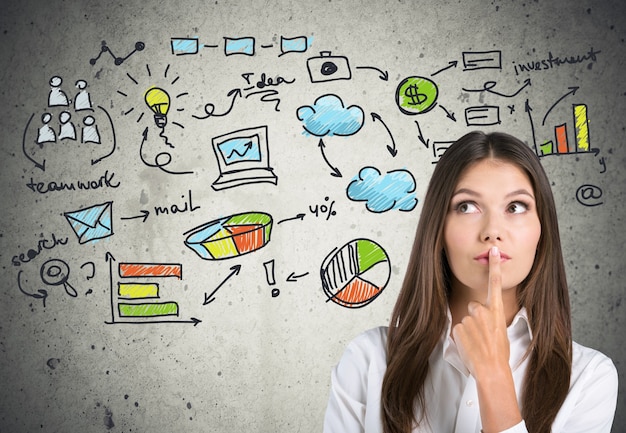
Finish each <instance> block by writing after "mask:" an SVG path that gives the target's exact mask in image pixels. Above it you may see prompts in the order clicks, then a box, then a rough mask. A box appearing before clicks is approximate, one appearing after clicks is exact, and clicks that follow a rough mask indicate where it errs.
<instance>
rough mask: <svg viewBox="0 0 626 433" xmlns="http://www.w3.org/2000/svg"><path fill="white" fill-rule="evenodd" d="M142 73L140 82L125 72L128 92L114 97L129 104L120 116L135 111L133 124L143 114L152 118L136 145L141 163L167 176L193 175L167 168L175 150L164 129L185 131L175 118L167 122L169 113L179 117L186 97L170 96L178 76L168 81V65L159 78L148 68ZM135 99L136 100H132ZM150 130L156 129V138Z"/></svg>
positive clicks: (174, 94)
mask: <svg viewBox="0 0 626 433" xmlns="http://www.w3.org/2000/svg"><path fill="white" fill-rule="evenodd" d="M145 70H146V71H145V74H144V75H145V76H144V75H142V76H141V78H136V77H137V76H138V75H137V74H136V73H133V75H131V74H130V73H129V72H127V73H126V77H127V78H128V79H129V80H130V82H131V83H132V85H131V88H130V90H128V89H124V90H121V89H118V90H117V94H118V95H120V96H122V97H123V98H128V101H129V102H130V107H128V108H126V109H125V110H124V111H123V115H124V116H129V115H131V114H132V115H134V114H135V113H136V111H137V112H139V114H138V116H137V119H136V122H137V123H140V122H141V121H142V120H143V119H144V115H145V113H146V111H147V112H148V113H150V114H151V115H152V118H153V122H151V123H150V124H149V126H146V127H145V128H144V130H143V132H142V133H141V137H142V138H141V143H140V145H139V157H140V159H141V162H143V163H144V164H145V165H146V166H148V167H153V168H158V169H160V170H161V171H163V172H165V173H168V174H173V175H182V174H193V172H192V171H187V170H183V171H181V170H174V169H172V168H169V165H170V164H171V163H172V162H173V161H174V156H173V155H172V153H171V152H170V149H175V148H176V145H175V143H174V142H172V140H171V139H170V137H169V136H168V135H167V129H168V128H167V127H168V126H169V125H173V126H176V128H177V129H184V128H185V126H184V125H183V124H182V123H180V122H179V121H177V120H178V118H177V120H171V119H170V116H169V115H170V114H171V113H172V112H176V113H180V112H183V111H185V107H184V105H183V104H182V103H181V102H180V101H182V100H183V99H184V98H185V97H186V96H188V95H189V92H187V91H178V92H174V88H175V86H176V85H177V84H178V83H179V81H180V76H179V75H175V76H174V78H172V74H171V73H170V65H167V66H166V67H165V69H164V71H163V75H162V76H160V77H157V76H154V75H153V72H152V70H151V68H150V65H148V64H146V68H145ZM144 81H148V83H147V84H146V83H144ZM155 82H156V84H155ZM137 90H138V92H137ZM137 93H140V94H141V102H140V101H139V100H138V99H139V98H136V97H137ZM135 98H136V99H137V100H134V99H135ZM136 105H137V106H136ZM139 107H141V108H139ZM151 127H154V128H156V129H157V130H158V134H156V135H154V134H151V133H150V132H149V131H150V128H151ZM174 141H176V140H174Z"/></svg>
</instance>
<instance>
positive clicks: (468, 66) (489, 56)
mask: <svg viewBox="0 0 626 433" xmlns="http://www.w3.org/2000/svg"><path fill="white" fill-rule="evenodd" d="M461 56H462V58H463V70H464V71H475V70H478V69H502V52H501V51H500V50H491V51H464V52H463V53H462V54H461Z"/></svg>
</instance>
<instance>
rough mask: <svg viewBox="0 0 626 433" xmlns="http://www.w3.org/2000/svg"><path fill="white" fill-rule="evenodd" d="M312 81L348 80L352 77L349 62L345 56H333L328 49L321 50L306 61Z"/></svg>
mask: <svg viewBox="0 0 626 433" xmlns="http://www.w3.org/2000/svg"><path fill="white" fill-rule="evenodd" d="M306 67H307V70H308V71H309V78H310V79H311V82H312V83H323V82H326V81H336V80H349V79H351V78H352V72H351V70H350V63H349V62H348V58H347V57H345V56H333V55H331V52H330V51H321V52H320V55H319V56H316V57H310V58H309V59H307V61H306Z"/></svg>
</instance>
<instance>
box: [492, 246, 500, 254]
mask: <svg viewBox="0 0 626 433" xmlns="http://www.w3.org/2000/svg"><path fill="white" fill-rule="evenodd" d="M491 255H492V256H499V255H500V251H499V250H498V247H491Z"/></svg>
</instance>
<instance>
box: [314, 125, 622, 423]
mask: <svg viewBox="0 0 626 433" xmlns="http://www.w3.org/2000/svg"><path fill="white" fill-rule="evenodd" d="M422 206H423V209H422V212H421V215H420V218H419V222H418V226H417V231H416V234H415V239H416V241H415V242H414V244H413V249H412V251H411V253H410V257H409V261H408V264H407V273H406V274H405V277H404V281H403V283H402V286H401V288H400V293H399V295H398V298H397V301H396V304H395V307H394V309H393V312H392V314H391V317H390V320H389V326H381V327H377V328H373V329H370V330H368V331H365V332H363V333H361V334H360V335H359V336H357V337H356V338H355V339H354V340H353V341H352V342H350V343H349V345H348V347H347V348H346V350H345V352H344V355H343V356H342V358H341V360H340V361H339V363H338V365H337V366H336V367H335V368H334V369H333V372H332V376H331V391H330V397H329V400H328V406H327V410H326V415H325V419H324V432H325V433H339V432H341V433H356V432H359V433H364V432H367V433H383V432H384V433H408V432H420V433H432V432H437V433H438V432H457V433H461V432H468V433H469V432H471V433H476V432H483V431H484V432H485V433H489V432H505V431H506V432H507V433H508V432H510V433H513V432H515V433H524V432H548V431H553V432H566V431H567V432H576V433H586V432H607V433H608V432H609V431H611V425H612V423H613V418H614V415H615V410H616V404H617V394H618V376H617V370H616V368H615V365H614V364H613V362H612V361H611V359H610V358H609V357H607V356H605V355H604V354H602V353H601V352H599V351H597V350H594V349H591V348H588V347H584V346H582V345H580V344H577V343H576V342H574V341H573V340H572V327H571V311H570V303H569V293H568V285H567V280H566V273H565V265H564V259H563V253H562V250H561V240H560V237H559V229H558V219H557V213H556V205H555V201H554V197H553V195H552V190H551V183H550V181H549V179H548V177H547V175H546V173H545V172H544V170H543V167H542V165H541V163H540V162H539V159H538V157H537V155H536V154H535V153H534V152H533V150H532V149H531V148H530V147H529V146H528V145H526V144H525V143H524V142H522V141H521V140H518V139H517V138H514V137H512V136H510V135H508V134H504V133H498V132H495V133H490V134H484V133H482V132H472V133H469V134H467V135H465V136H463V137H461V138H460V139H459V140H457V141H456V142H454V143H453V144H452V145H451V146H450V147H449V148H448V149H447V150H446V151H445V152H444V154H443V156H442V157H441V159H440V160H439V162H438V163H437V165H436V167H435V170H434V172H433V175H432V178H431V180H430V183H429V186H428V188H427V191H426V196H425V198H424V200H423V204H422ZM548 390H549V392H548Z"/></svg>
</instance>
